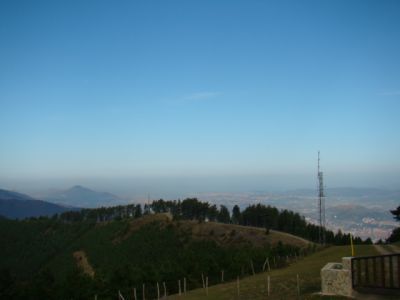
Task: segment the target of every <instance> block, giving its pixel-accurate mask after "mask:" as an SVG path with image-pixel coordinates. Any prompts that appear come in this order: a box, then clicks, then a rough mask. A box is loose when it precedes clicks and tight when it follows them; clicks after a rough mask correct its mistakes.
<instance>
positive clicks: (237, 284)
mask: <svg viewBox="0 0 400 300" xmlns="http://www.w3.org/2000/svg"><path fill="white" fill-rule="evenodd" d="M236 288H237V296H238V298H240V281H239V276H238V277H237V279H236Z"/></svg>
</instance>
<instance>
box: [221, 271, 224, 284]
mask: <svg viewBox="0 0 400 300" xmlns="http://www.w3.org/2000/svg"><path fill="white" fill-rule="evenodd" d="M221 282H224V270H222V271H221Z"/></svg>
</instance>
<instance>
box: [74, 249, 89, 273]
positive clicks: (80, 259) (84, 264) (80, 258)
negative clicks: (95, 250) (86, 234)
mask: <svg viewBox="0 0 400 300" xmlns="http://www.w3.org/2000/svg"><path fill="white" fill-rule="evenodd" d="M72 256H73V257H74V258H75V261H76V264H77V265H78V267H79V268H81V269H82V271H83V273H85V274H87V275H89V276H90V277H92V278H93V277H94V270H93V268H92V266H91V265H90V263H89V261H88V259H87V256H86V253H85V251H83V250H80V251H75V252H74V253H73V254H72Z"/></svg>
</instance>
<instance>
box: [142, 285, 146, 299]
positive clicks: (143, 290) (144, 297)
mask: <svg viewBox="0 0 400 300" xmlns="http://www.w3.org/2000/svg"><path fill="white" fill-rule="evenodd" d="M144 288H145V286H144V283H143V286H142V293H143V300H146V296H145V294H146V292H145V289H144Z"/></svg>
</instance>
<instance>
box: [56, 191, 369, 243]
mask: <svg viewBox="0 0 400 300" xmlns="http://www.w3.org/2000/svg"><path fill="white" fill-rule="evenodd" d="M167 212H168V213H171V214H172V216H173V218H174V219H175V220H197V221H200V222H204V221H211V222H220V223H231V224H237V225H244V226H254V227H262V228H265V229H266V230H267V231H268V230H270V229H272V230H279V231H283V232H287V233H291V234H294V235H297V236H300V237H303V238H305V239H308V240H310V241H313V242H318V241H319V232H320V227H319V226H318V225H315V224H311V223H308V222H307V221H306V220H305V218H304V217H303V216H301V215H300V214H298V213H295V212H293V211H290V210H286V209H284V210H278V209H277V208H276V207H272V206H269V205H263V204H254V205H249V206H248V207H246V208H245V209H244V210H243V211H241V209H240V207H239V206H238V205H235V206H234V207H233V209H232V211H229V209H228V208H227V207H226V206H225V205H220V206H219V207H218V206H217V205H215V204H210V203H208V202H202V201H199V200H198V199H197V198H187V199H185V200H182V201H181V200H163V199H159V200H155V201H152V202H151V203H147V204H144V206H143V209H142V206H141V205H140V204H130V205H119V206H114V207H101V208H95V209H82V210H80V211H69V212H64V213H61V214H59V215H55V216H54V217H53V218H56V219H60V220H62V221H65V222H77V221H93V222H106V221H112V220H121V219H129V218H139V217H141V216H142V215H146V214H150V213H167ZM321 231H322V232H323V233H325V237H326V238H325V241H326V243H328V244H333V245H346V244H348V243H349V241H350V234H349V233H343V232H341V231H340V230H339V231H338V232H337V233H335V232H333V231H331V230H328V229H326V228H322V229H321ZM353 242H354V243H355V244H372V241H371V239H369V238H368V239H366V240H364V241H363V240H362V239H361V238H359V237H354V238H353Z"/></svg>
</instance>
